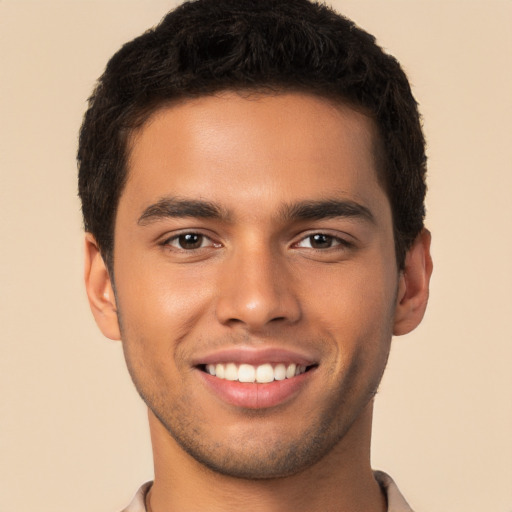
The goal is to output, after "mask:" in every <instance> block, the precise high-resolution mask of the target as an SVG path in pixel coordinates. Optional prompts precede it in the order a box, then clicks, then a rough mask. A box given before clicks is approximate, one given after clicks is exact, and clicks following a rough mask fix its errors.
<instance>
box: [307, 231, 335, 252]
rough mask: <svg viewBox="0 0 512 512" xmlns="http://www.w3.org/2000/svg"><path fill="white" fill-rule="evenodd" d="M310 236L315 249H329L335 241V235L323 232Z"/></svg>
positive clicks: (310, 241)
mask: <svg viewBox="0 0 512 512" xmlns="http://www.w3.org/2000/svg"><path fill="white" fill-rule="evenodd" d="M308 238H309V243H310V245H311V247H312V248H313V249H329V247H332V245H333V242H334V237H332V236H330V235H325V234H323V233H317V234H316V235H311V236H310V237H308Z"/></svg>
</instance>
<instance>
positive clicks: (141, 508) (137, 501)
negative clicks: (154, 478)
mask: <svg viewBox="0 0 512 512" xmlns="http://www.w3.org/2000/svg"><path fill="white" fill-rule="evenodd" d="M151 485H153V482H146V483H145V484H144V485H142V486H141V487H140V489H139V490H138V491H137V492H136V493H135V496H134V497H133V500H132V501H131V503H130V504H129V505H128V506H127V507H126V508H124V509H123V510H122V511H121V512H146V495H147V493H148V491H149V489H151Z"/></svg>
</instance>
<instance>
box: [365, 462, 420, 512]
mask: <svg viewBox="0 0 512 512" xmlns="http://www.w3.org/2000/svg"><path fill="white" fill-rule="evenodd" d="M373 475H374V476H375V480H377V482H378V483H379V485H380V487H381V489H382V490H383V491H384V493H385V494H386V498H387V500H388V512H413V510H412V508H411V507H410V506H409V504H408V503H407V501H405V498H404V497H403V495H402V493H401V492H400V491H399V490H398V487H397V485H396V484H395V482H394V480H393V479H392V478H391V477H390V476H389V475H388V474H387V473H384V472H383V471H374V472H373Z"/></svg>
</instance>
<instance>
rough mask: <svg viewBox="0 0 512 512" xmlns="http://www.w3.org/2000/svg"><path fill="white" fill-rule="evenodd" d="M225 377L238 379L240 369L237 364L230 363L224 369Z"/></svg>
mask: <svg viewBox="0 0 512 512" xmlns="http://www.w3.org/2000/svg"><path fill="white" fill-rule="evenodd" d="M224 378H225V379H227V380H238V369H237V367H236V364H234V363H229V364H227V365H226V368H225V370H224Z"/></svg>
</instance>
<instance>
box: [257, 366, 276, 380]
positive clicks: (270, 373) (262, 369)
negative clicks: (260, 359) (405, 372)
mask: <svg viewBox="0 0 512 512" xmlns="http://www.w3.org/2000/svg"><path fill="white" fill-rule="evenodd" d="M273 380H274V368H272V365H271V364H262V365H260V366H258V368H256V382H262V383H265V382H272V381H273Z"/></svg>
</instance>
